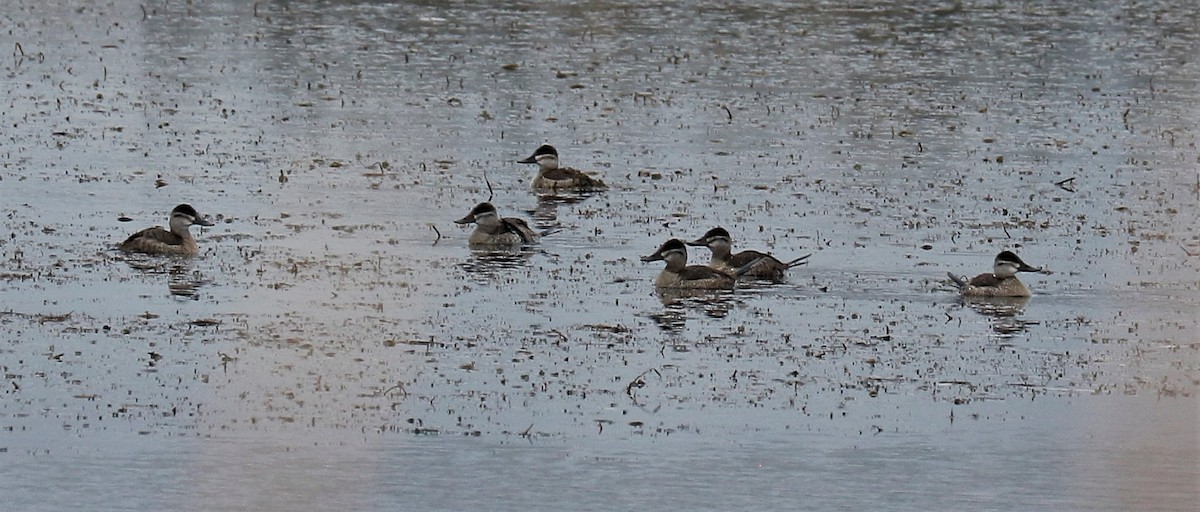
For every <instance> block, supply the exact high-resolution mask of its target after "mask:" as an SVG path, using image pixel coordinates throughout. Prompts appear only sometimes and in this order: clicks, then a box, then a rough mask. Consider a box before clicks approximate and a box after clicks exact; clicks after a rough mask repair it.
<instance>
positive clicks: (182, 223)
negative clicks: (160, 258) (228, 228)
mask: <svg viewBox="0 0 1200 512" xmlns="http://www.w3.org/2000/svg"><path fill="white" fill-rule="evenodd" d="M193 224H195V225H198V226H211V225H213V223H212V222H209V221H208V219H205V218H204V217H203V216H202V215H200V214H199V213H198V212H196V209H195V208H192V207H191V205H187V204H181V205H179V206H176V207H175V209H174V210H171V220H170V227H171V230H170V231H167V230H165V229H163V228H160V227H158V226H155V227H152V228H146V229H143V230H141V231H138V232H137V233H134V234H133V235H130V237H129V238H126V239H125V241H124V242H121V246H120V247H121V250H122V251H125V252H141V253H146V254H171V255H176V256H195V255H196V254H198V253H199V252H200V248H199V247H198V246H197V245H196V239H195V238H192V233H191V231H190V230H189V229H188V227H190V226H191V225H193Z"/></svg>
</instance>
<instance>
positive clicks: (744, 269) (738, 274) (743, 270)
mask: <svg viewBox="0 0 1200 512" xmlns="http://www.w3.org/2000/svg"><path fill="white" fill-rule="evenodd" d="M769 257H770V256H759V257H757V258H754V261H751V262H750V263H747V264H745V265H742V266H740V267H738V268H736V269H734V271H733V277H742V276H744V275H746V273H747V272H749V271H750V269H752V268H754V266H755V265H758V264H759V263H762V262H763V260H765V259H767V258H769Z"/></svg>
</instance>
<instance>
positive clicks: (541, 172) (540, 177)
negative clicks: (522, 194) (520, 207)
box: [517, 144, 608, 191]
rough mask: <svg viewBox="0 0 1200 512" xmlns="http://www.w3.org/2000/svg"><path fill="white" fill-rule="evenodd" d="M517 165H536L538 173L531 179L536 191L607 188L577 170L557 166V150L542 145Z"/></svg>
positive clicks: (596, 179) (597, 179) (547, 145)
mask: <svg viewBox="0 0 1200 512" xmlns="http://www.w3.org/2000/svg"><path fill="white" fill-rule="evenodd" d="M517 163H519V164H537V166H538V173H537V176H536V177H534V178H533V189H534V190H538V191H559V190H575V191H588V190H599V189H605V188H608V186H607V185H605V184H604V182H603V181H600V179H599V178H593V177H591V176H589V175H587V174H586V173H584V172H583V171H581V170H579V169H574V168H571V167H559V166H558V150H557V149H554V146H551V145H549V144H542V145H541V146H539V147H538V148H537V149H536V150H534V152H533V154H532V155H529V157H528V158H525V159H523V160H517Z"/></svg>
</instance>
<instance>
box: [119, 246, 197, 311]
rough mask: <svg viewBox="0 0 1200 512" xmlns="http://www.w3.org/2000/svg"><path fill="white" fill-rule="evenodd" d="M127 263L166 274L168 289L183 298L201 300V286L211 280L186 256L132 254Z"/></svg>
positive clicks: (127, 258)
mask: <svg viewBox="0 0 1200 512" xmlns="http://www.w3.org/2000/svg"><path fill="white" fill-rule="evenodd" d="M125 263H126V264H128V265H129V267H130V268H132V269H134V270H137V271H139V272H142V273H144V274H156V275H166V276H167V291H169V292H170V294H171V295H172V296H174V297H178V298H181V299H191V300H200V296H199V290H200V288H201V287H203V286H205V285H207V284H209V283H210V282H211V281H209V280H208V279H205V278H204V275H203V274H202V273H201V272H200V271H199V270H196V269H194V268H193V267H192V260H191V259H189V258H186V257H178V256H170V257H162V256H152V255H144V254H130V255H128V257H126V258H125Z"/></svg>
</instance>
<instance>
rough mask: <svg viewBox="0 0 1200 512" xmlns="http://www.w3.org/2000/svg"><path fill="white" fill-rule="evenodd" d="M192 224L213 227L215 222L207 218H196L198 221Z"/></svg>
mask: <svg viewBox="0 0 1200 512" xmlns="http://www.w3.org/2000/svg"><path fill="white" fill-rule="evenodd" d="M192 224H195V225H197V226H212V225H213V221H211V220H208V219H207V218H206V217H196V219H195V220H193V221H192Z"/></svg>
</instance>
